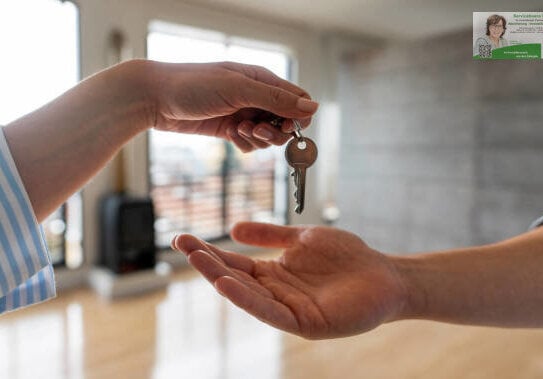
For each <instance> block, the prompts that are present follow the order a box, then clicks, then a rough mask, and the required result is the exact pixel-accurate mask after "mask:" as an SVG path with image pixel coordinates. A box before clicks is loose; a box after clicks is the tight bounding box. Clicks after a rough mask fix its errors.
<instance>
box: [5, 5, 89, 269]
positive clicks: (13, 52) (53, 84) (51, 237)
mask: <svg viewBox="0 0 543 379" xmlns="http://www.w3.org/2000/svg"><path fill="white" fill-rule="evenodd" d="M0 57H1V58H0V124H3V125H4V124H7V123H9V122H11V121H13V120H15V119H16V118H18V117H20V116H22V115H24V114H26V113H29V112H31V111H32V110H34V109H36V108H38V107H40V106H41V105H43V104H45V103H47V102H48V101H50V100H52V99H53V98H55V97H56V96H58V95H60V94H61V93H62V92H64V91H66V90H67V89H68V88H70V87H72V86H73V85H74V84H76V83H77V81H78V79H79V52H78V12H77V8H76V7H75V6H74V4H72V3H69V2H60V1H58V0H4V1H2V2H0ZM43 229H44V233H45V236H46V240H47V243H48V245H49V250H50V253H51V258H52V260H53V263H55V264H57V265H59V264H61V265H62V264H67V265H68V266H69V267H77V266H78V265H80V264H81V263H82V259H83V258H82V251H81V200H80V198H79V194H77V195H74V197H73V198H72V199H70V201H68V202H67V203H66V204H64V205H63V206H62V207H61V208H60V209H58V210H57V211H55V212H54V213H53V214H52V215H50V216H49V217H48V218H47V220H46V221H45V222H44V223H43Z"/></svg>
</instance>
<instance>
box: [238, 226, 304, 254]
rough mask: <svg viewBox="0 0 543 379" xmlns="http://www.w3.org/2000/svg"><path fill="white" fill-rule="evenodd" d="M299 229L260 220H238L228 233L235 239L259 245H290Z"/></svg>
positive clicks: (279, 246) (296, 236)
mask: <svg viewBox="0 0 543 379" xmlns="http://www.w3.org/2000/svg"><path fill="white" fill-rule="evenodd" d="M300 232H301V229H300V228H298V227H295V226H281V225H273V224H265V223H260V222H239V223H237V224H236V225H234V227H233V228H232V231H231V232H230V235H231V236H232V239H234V240H235V241H238V242H241V243H244V244H247V245H254V246H261V247H278V248H283V247H290V246H292V245H294V243H295V242H296V241H297V240H298V235H299V234H300Z"/></svg>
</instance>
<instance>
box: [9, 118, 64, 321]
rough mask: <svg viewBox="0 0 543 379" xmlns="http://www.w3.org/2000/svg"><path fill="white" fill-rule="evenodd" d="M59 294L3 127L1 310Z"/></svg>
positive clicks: (45, 246)
mask: <svg viewBox="0 0 543 379" xmlns="http://www.w3.org/2000/svg"><path fill="white" fill-rule="evenodd" d="M55 296H56V290H55V279H54V273H53V266H52V264H51V258H50V256H49V252H48V250H47V244H46V243H45V240H44V238H43V233H42V230H41V229H40V226H39V225H38V222H37V220H36V217H35V216H34V212H33V210H32V206H31V204H30V200H29V198H28V194H27V193H26V190H25V188H24V186H23V182H22V180H21V178H20V176H19V173H18V171H17V167H16V166H15V162H14V161H13V158H12V156H11V153H10V150H9V146H8V144H7V142H6V139H5V137H4V132H3V129H2V128H0V313H4V312H8V311H12V310H15V309H18V308H22V307H24V306H27V305H31V304H36V303H39V302H41V301H44V300H47V299H50V298H52V297H55Z"/></svg>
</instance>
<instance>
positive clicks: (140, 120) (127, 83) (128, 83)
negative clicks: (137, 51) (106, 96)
mask: <svg viewBox="0 0 543 379" xmlns="http://www.w3.org/2000/svg"><path fill="white" fill-rule="evenodd" d="M151 63H152V62H150V61H147V60H143V59H134V60H130V61H126V62H122V63H120V64H118V65H116V66H113V67H111V68H110V69H109V70H106V72H107V74H110V75H109V77H106V78H105V79H106V81H107V80H109V79H110V81H107V82H106V83H109V84H108V87H109V88H110V89H111V91H112V92H113V93H112V97H113V99H112V104H114V105H115V107H116V109H115V110H114V113H116V114H117V115H118V116H119V120H118V124H119V125H122V126H123V128H129V130H130V132H131V134H134V135H135V134H138V133H140V132H142V131H144V130H147V129H149V128H151V127H152V126H154V124H155V117H156V112H155V109H156V107H155V101H154V99H153V96H152V92H151V91H150V88H151V86H150V78H151V77H152V73H151V70H152V67H151V66H152V65H151ZM107 74H106V75H107ZM115 90H117V91H115Z"/></svg>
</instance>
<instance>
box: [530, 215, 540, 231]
mask: <svg viewBox="0 0 543 379" xmlns="http://www.w3.org/2000/svg"><path fill="white" fill-rule="evenodd" d="M540 226H543V216H542V217H540V218H538V219H537V220H535V221H534V222H532V224H531V225H530V228H529V229H530V230H532V229H535V228H538V227H540Z"/></svg>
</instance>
